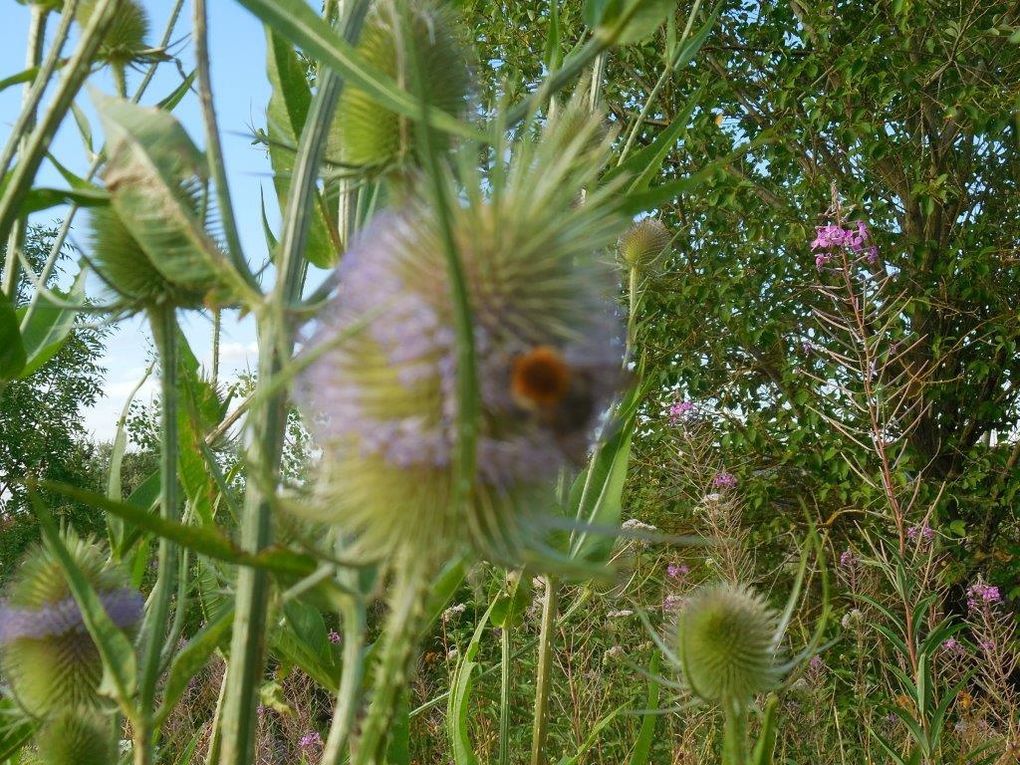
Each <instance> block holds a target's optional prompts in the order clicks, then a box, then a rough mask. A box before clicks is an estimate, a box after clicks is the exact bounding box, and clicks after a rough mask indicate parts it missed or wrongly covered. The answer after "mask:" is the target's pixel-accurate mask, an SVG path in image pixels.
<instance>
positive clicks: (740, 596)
mask: <svg viewBox="0 0 1020 765" xmlns="http://www.w3.org/2000/svg"><path fill="white" fill-rule="evenodd" d="M778 639H779V637H778V617H777V615H776V613H775V612H774V611H772V610H771V609H770V608H769V606H768V604H766V603H765V601H764V600H763V599H762V598H761V597H760V596H759V595H757V594H756V593H754V592H753V591H752V590H750V589H749V588H747V587H744V586H742V585H733V584H711V585H705V586H703V587H701V588H700V589H699V590H697V591H695V592H694V593H693V594H692V595H691V597H690V599H689V600H688V602H687V604H686V605H685V606H684V608H683V610H682V611H681V612H680V616H679V620H678V635H677V640H678V650H677V654H676V655H677V658H678V659H679V661H680V665H681V666H680V669H681V670H682V672H683V674H684V678H685V679H686V681H687V684H688V686H689V687H690V689H691V691H692V692H693V693H694V695H695V696H697V697H699V698H700V699H702V700H703V701H708V702H712V703H719V704H734V703H735V704H745V703H747V702H748V701H750V700H751V698H752V697H753V696H754V695H755V694H758V693H762V692H764V691H768V690H771V689H773V688H775V687H776V686H777V685H778V683H779V681H780V679H781V670H780V664H779V661H778V660H777V652H778V645H777V641H778Z"/></svg>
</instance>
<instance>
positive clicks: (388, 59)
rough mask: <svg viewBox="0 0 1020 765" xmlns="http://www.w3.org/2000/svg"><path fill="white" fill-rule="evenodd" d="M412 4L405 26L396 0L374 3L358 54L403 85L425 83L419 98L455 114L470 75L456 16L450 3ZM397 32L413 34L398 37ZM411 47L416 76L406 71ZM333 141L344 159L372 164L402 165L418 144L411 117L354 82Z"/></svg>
mask: <svg viewBox="0 0 1020 765" xmlns="http://www.w3.org/2000/svg"><path fill="white" fill-rule="evenodd" d="M412 6H413V7H412V9H411V14H410V15H411V26H410V28H409V29H404V28H403V27H402V25H401V23H400V21H401V14H400V11H399V9H398V8H397V6H396V4H395V3H394V2H392V1H391V0H384V1H383V2H379V3H377V4H376V5H375V6H374V7H373V11H372V12H371V15H370V16H369V18H368V19H367V20H366V22H365V28H364V29H363V30H362V33H361V38H360V40H359V42H358V53H359V54H360V55H361V56H362V57H364V59H365V60H366V61H367V62H368V63H370V64H371V65H373V66H374V67H376V68H377V69H379V70H381V71H383V72H385V73H386V74H387V75H389V76H390V77H392V78H393V79H394V80H396V81H397V82H398V83H399V84H400V85H401V86H402V87H404V88H410V89H413V87H414V83H415V82H416V81H420V82H422V83H425V87H426V92H425V93H416V94H415V95H416V96H417V97H419V98H424V99H425V100H426V101H427V102H428V103H429V105H430V106H432V107H434V108H437V109H441V110H442V111H445V112H447V113H449V114H453V115H458V114H460V113H462V112H463V111H464V109H465V106H466V104H467V97H468V93H469V91H470V88H471V74H470V70H469V67H468V63H467V62H468V59H467V53H466V50H465V47H464V46H463V45H462V44H461V42H460V38H459V30H458V27H457V20H456V18H455V16H454V15H453V12H452V11H451V10H450V9H449V8H447V7H445V6H441V5H439V4H438V3H436V2H432V1H431V0H422V1H420V2H415V3H412ZM401 35H410V36H411V37H412V38H413V39H410V40H402V39H401ZM412 46H413V47H412ZM412 51H414V52H415V53H416V54H417V57H418V58H419V59H420V60H421V61H422V62H423V64H424V71H423V72H422V73H421V74H420V76H419V77H418V78H415V77H413V76H412V75H411V73H410V72H409V70H408V67H409V66H410V56H411V52H412ZM331 144H333V146H331V147H330V150H329V154H330V155H333V154H334V152H336V153H337V154H338V155H339V157H340V158H341V160H342V161H343V162H345V163H348V164H351V165H357V166H364V167H372V168H385V167H388V166H392V165H395V164H400V163H402V162H403V161H404V160H405V158H406V157H407V156H408V155H409V154H411V153H413V152H414V150H415V148H416V146H417V143H416V139H415V136H414V128H413V122H412V121H411V120H410V119H408V118H407V117H404V116H401V115H398V114H397V113H395V112H392V111H390V110H388V109H386V108H384V107H382V106H380V105H378V104H377V103H375V102H374V101H372V99H371V98H370V97H369V95H368V94H367V93H365V91H363V90H359V89H358V88H356V87H354V86H348V87H347V88H345V89H344V91H343V94H342V96H341V98H340V103H339V105H338V108H337V120H336V124H335V126H334V135H333V136H331Z"/></svg>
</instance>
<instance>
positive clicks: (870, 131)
mask: <svg viewBox="0 0 1020 765" xmlns="http://www.w3.org/2000/svg"><path fill="white" fill-rule="evenodd" d="M488 5H489V4H487V3H474V4H469V6H468V7H469V8H470V9H471V10H472V12H473V13H474V14H475V16H474V18H473V19H472V23H473V24H475V25H478V27H480V28H482V29H485V30H486V32H485V33H483V35H482V39H483V40H484V41H485V43H486V44H487V45H488V46H491V52H490V53H488V56H489V59H488V63H489V64H490V66H492V67H493V71H492V73H491V74H492V79H493V82H500V81H503V80H504V79H505V80H506V81H508V82H511V83H513V82H516V81H518V80H519V79H521V78H523V79H524V80H525V81H527V80H530V79H532V78H535V77H537V76H538V75H539V73H540V70H541V67H540V65H539V61H540V56H541V55H542V45H543V42H544V40H545V34H544V31H545V29H546V28H547V27H548V25H549V23H550V18H549V17H548V15H545V14H543V13H536V12H535V11H534V10H532V9H525V8H523V7H522V4H517V3H509V4H505V6H506V7H505V8H504V9H503V10H504V11H505V12H506V13H507V14H508V16H509V17H510V19H511V20H512V21H513V22H515V23H513V24H511V25H508V26H504V25H502V24H500V25H498V27H499V30H501V31H500V32H498V33H497V32H495V31H494V32H493V33H492V34H491V35H489V34H488V30H489V29H490V28H492V27H493V26H494V25H493V24H491V22H487V21H486V20H485V18H484V17H485V16H486V14H487V13H488ZM566 6H567V7H565V8H563V9H562V10H561V12H560V14H561V15H560V23H561V24H562V25H563V27H564V29H567V30H570V29H571V28H572V25H577V24H578V23H579V19H580V4H579V3H578V4H574V3H568V4H566ZM716 11H717V12H718V14H719V16H718V20H717V21H716V23H715V24H714V26H713V27H712V30H711V33H710V35H709V37H708V38H707V40H706V42H705V44H704V46H703V47H702V49H701V52H700V54H699V55H698V56H696V57H695V60H694V61H692V62H690V63H687V64H686V65H685V66H683V67H681V68H678V69H677V70H676V71H674V72H672V73H671V74H670V75H669V76H667V77H665V78H664V82H663V84H662V87H661V88H660V89H659V91H658V95H657V96H656V97H655V98H654V99H653V100H652V102H651V106H650V108H649V109H648V110H647V118H646V119H645V120H644V122H643V125H642V127H641V128H640V129H639V130H638V131H637V141H638V142H639V143H641V144H645V145H647V144H651V143H652V142H653V141H654V140H655V139H656V138H657V137H659V136H661V135H662V134H663V133H665V132H666V131H668V130H670V129H671V128H677V127H678V126H677V125H676V121H677V120H680V121H682V122H683V124H682V125H680V126H679V129H678V132H677V133H676V135H677V140H676V142H675V144H674V145H673V146H672V148H671V150H670V152H669V154H668V156H667V159H666V162H665V163H664V179H665V180H664V182H665V183H669V179H673V180H675V181H678V182H682V181H683V180H684V179H687V181H688V182H687V183H686V184H685V185H683V186H682V187H680V188H681V190H682V191H683V193H681V194H679V195H677V196H674V197H670V198H669V199H668V200H664V202H663V203H662V205H661V206H660V207H659V208H658V213H659V215H660V216H661V217H662V219H663V220H664V221H665V222H667V224H668V225H669V226H670V227H671V228H672V229H673V230H674V231H675V232H677V233H676V239H675V241H674V250H675V257H674V258H673V259H672V260H671V261H670V262H669V263H668V264H666V267H665V269H663V272H662V273H660V274H658V275H656V276H654V277H653V278H652V279H651V280H650V282H649V285H648V291H647V293H646V297H645V303H644V311H643V315H642V324H641V334H640V340H641V345H642V347H643V348H644V350H645V353H646V363H647V368H648V373H649V375H650V378H651V379H656V380H657V381H658V388H659V389H660V390H662V391H675V392H676V395H678V396H679V397H680V398H687V399H690V400H691V401H692V402H696V403H698V404H699V406H701V407H703V408H704V409H705V410H706V411H709V412H711V416H712V422H713V427H714V430H715V434H716V439H715V446H716V458H717V459H718V461H719V462H720V464H721V465H725V466H727V467H728V468H729V469H730V470H731V471H733V472H735V473H738V474H739V477H740V479H741V483H742V486H743V488H744V490H745V492H746V493H747V494H746V496H747V499H748V501H749V503H750V505H751V506H752V508H753V509H754V510H755V512H754V517H755V518H756V520H758V521H761V523H760V524H757V527H758V528H759V530H760V533H761V534H762V535H763V536H764V537H768V536H771V535H772V534H773V533H775V532H777V531H779V530H781V529H785V528H787V527H788V526H789V524H790V523H796V522H798V520H799V519H800V518H802V516H801V510H800V509H799V507H798V504H799V500H800V499H805V500H806V501H807V502H808V503H809V504H811V505H813V509H812V513H814V514H815V515H816V516H817V518H818V519H819V520H821V521H823V522H824V521H826V520H829V521H832V520H834V519H836V522H837V523H840V524H845V523H852V522H857V523H860V522H865V523H866V520H865V516H864V515H863V513H862V510H863V511H866V510H867V508H868V506H869V503H871V502H873V501H875V500H876V499H877V497H876V496H874V494H875V493H874V492H873V491H872V490H871V489H870V488H869V487H868V486H867V485H866V484H865V483H864V482H862V481H861V480H860V478H859V476H857V475H856V474H855V473H854V472H853V471H851V469H850V467H849V466H848V463H847V460H846V459H845V457H849V458H851V459H853V460H857V461H859V462H860V463H861V464H863V465H864V466H865V469H866V470H867V471H869V472H872V473H873V472H875V471H876V470H877V465H876V464H875V463H874V459H873V458H869V456H868V450H867V449H862V448H861V447H860V446H859V445H857V444H854V443H852V442H850V441H849V440H848V439H847V438H846V437H844V436H843V435H842V434H841V433H840V432H839V431H838V430H836V429H835V428H833V427H831V426H830V425H829V424H828V423H827V421H826V419H825V418H824V417H823V416H822V414H823V413H824V414H825V415H828V416H833V417H838V418H840V419H841V420H843V421H844V422H846V423H847V425H848V426H849V427H854V426H857V425H860V424H862V423H860V422H858V421H856V420H857V417H856V416H855V415H854V414H853V413H852V412H848V411H846V410H845V408H843V407H837V406H836V404H835V403H834V402H833V401H832V400H831V399H832V396H831V395H829V394H830V393H831V391H828V390H827V389H826V386H825V385H822V384H820V383H819V382H818V380H819V379H820V380H833V379H838V378H839V377H840V371H839V369H838V365H837V364H835V363H833V361H832V359H831V358H829V357H827V356H826V355H824V354H821V353H819V352H818V349H819V347H820V346H825V345H827V344H828V345H830V346H831V345H832V344H833V342H834V341H833V340H832V339H831V338H828V337H827V336H826V335H825V333H823V332H821V331H820V328H819V326H818V322H817V320H816V319H815V318H814V316H813V313H814V311H815V310H816V309H820V308H824V307H825V305H826V303H825V298H824V297H823V296H821V295H820V294H819V292H818V290H816V289H815V288H814V285H815V283H816V282H817V281H818V277H819V274H818V271H817V270H816V268H815V264H814V254H813V253H812V252H811V250H810V249H809V242H810V241H811V240H812V239H813V238H814V227H815V226H816V225H822V224H824V223H827V222H828V220H827V219H825V215H824V213H825V211H826V210H827V208H829V207H830V203H831V194H832V190H833V189H835V190H836V192H837V193H838V195H839V197H840V198H841V199H842V203H843V205H844V207H845V208H846V209H847V210H848V214H849V216H850V219H851V220H857V219H860V220H863V221H865V222H866V223H867V225H868V226H869V227H870V229H871V232H872V235H873V237H874V240H875V241H876V243H877V245H878V248H879V251H880V260H879V262H877V263H876V264H875V266H874V269H875V273H876V275H884V274H888V275H891V277H892V278H891V283H890V285H889V289H890V295H889V297H888V300H889V301H890V302H892V301H893V300H894V299H895V303H896V308H895V311H893V310H892V308H891V307H890V308H889V311H890V312H892V313H895V315H896V321H895V322H894V324H895V326H894V327H891V329H890V331H893V332H894V334H896V336H895V337H893V336H890V343H893V342H900V343H901V344H904V347H909V352H907V353H905V354H903V355H902V357H900V358H898V359H896V363H897V364H898V365H899V366H900V367H901V371H902V372H904V378H903V379H904V380H905V379H910V381H911V382H910V384H911V386H912V387H911V391H910V396H911V397H916V399H917V400H918V402H919V403H918V408H917V411H918V413H919V417H918V419H917V421H916V422H915V423H913V424H912V425H911V427H910V429H909V432H908V433H907V434H906V436H907V437H906V442H907V445H906V450H905V451H904V453H903V454H902V456H901V459H900V460H899V461H898V462H897V469H898V474H899V476H900V477H901V480H903V481H914V480H916V481H919V482H920V483H921V484H922V485H923V489H922V491H923V492H924V494H925V496H926V497H927V498H929V499H934V498H935V496H936V495H938V494H939V492H940V491H941V499H940V501H939V502H938V504H937V519H938V522H939V524H940V525H941V526H942V527H944V528H946V529H951V530H952V533H955V534H956V535H958V536H961V537H962V536H964V535H965V534H969V535H971V539H972V542H971V543H970V545H969V547H968V549H967V551H966V553H964V555H966V556H971V557H969V558H968V563H967V566H966V567H965V569H967V568H970V564H972V563H974V562H976V561H979V560H983V559H985V558H987V557H988V556H989V555H993V554H994V559H995V561H996V562H997V563H996V565H998V566H1005V567H1006V568H1005V570H1002V571H1001V575H1002V576H1004V577H1009V578H1011V579H1014V580H1015V577H1012V576H1010V574H1011V573H1012V572H1013V571H1015V570H1017V569H1016V568H1015V566H1016V565H1017V560H1018V557H1017V554H1018V553H1020V548H1018V547H1017V543H1016V542H1017V533H1016V532H1017V528H1016V524H1015V517H1014V515H1013V513H1012V512H1011V509H1012V508H1013V507H1014V506H1015V502H1016V497H1017V490H1018V488H1020V470H1018V468H1017V458H1018V455H1020V444H1018V443H1017V439H1016V434H1017V423H1018V418H1020V408H1018V396H1020V388H1018V378H1017V375H1018V372H1020V356H1018V354H1017V340H1018V337H1020V313H1018V306H1020V267H1018V263H1020V249H1018V244H1017V243H1018V241H1020V190H1018V188H1017V183H1018V178H1020V172H1018V171H1020V153H1018V141H1020V116H1018V109H1020V32H1018V31H1017V30H1018V24H1020V10H1018V8H1017V6H1016V4H1015V3H1011V2H981V1H978V0H975V1H973V2H967V3H962V4H956V3H954V4H949V3H937V2H881V3H871V2H838V3H826V4H818V3H802V2H796V1H795V2H790V3H787V2H779V3H774V2H764V3H759V2H721V3H720V4H719V5H718V6H717V7H716ZM710 13H712V10H711V9H710V8H708V7H704V8H703V9H702V17H703V18H707V17H708V16H709V15H710ZM695 30H697V26H695ZM681 32H682V30H677V29H676V28H675V27H674V26H670V27H667V28H666V29H664V30H663V31H662V32H661V33H660V35H659V36H657V37H654V38H651V39H649V40H647V41H645V42H644V43H642V44H640V45H634V46H629V47H627V48H623V49H620V50H617V51H614V52H613V54H612V55H611V56H610V57H609V59H608V63H607V68H606V79H605V89H604V94H605V96H604V103H605V106H606V107H607V108H608V110H609V112H610V115H611V119H612V121H613V122H614V123H615V124H616V125H618V126H619V127H621V129H625V130H626V129H630V127H631V126H632V125H633V124H634V119H635V117H636V116H637V114H638V113H639V111H640V110H641V108H642V105H643V104H644V103H645V100H646V98H647V97H648V95H649V93H651V92H653V89H654V88H655V86H656V81H657V79H658V78H659V77H660V73H661V72H662V71H663V67H664V61H663V51H664V50H668V44H669V41H670V37H671V36H672V35H676V34H679V33H681ZM569 34H570V33H569V31H568V32H567V33H566V35H567V36H568V37H569ZM695 103H696V106H695V107H694V108H693V109H691V108H690V106H689V104H695ZM621 143H622V139H621ZM706 165H707V167H706ZM894 350H896V349H894ZM849 384H850V385H851V386H852V384H853V383H852V382H851V383H849ZM668 398H669V396H668V395H664V396H663V397H662V398H653V399H652V400H650V401H649V402H648V405H647V413H648V414H649V415H650V416H653V417H655V418H656V421H657V423H658V424H656V425H653V426H652V428H651V430H650V432H649V434H648V435H646V437H645V438H643V439H640V440H639V441H638V443H637V446H636V449H637V453H636V455H635V461H636V467H637V469H636V470H635V471H634V472H633V473H632V476H631V480H630V483H629V485H630V487H631V494H630V503H631V510H632V512H633V513H635V514H638V515H642V516H647V517H650V518H652V519H655V520H656V521H657V522H660V523H662V524H663V525H665V526H666V527H670V525H671V518H675V517H676V516H675V515H674V514H673V513H672V512H671V511H672V510H673V508H671V507H670V506H669V504H668V503H666V504H663V503H662V492H663V487H664V477H663V475H662V466H661V460H659V459H657V457H656V455H658V454H661V450H662V449H663V447H664V445H665V443H666V439H668V434H666V433H664V432H663V430H664V429H665V430H668V425H666V427H665V428H663V427H660V425H665V423H664V420H663V419H662V417H661V414H662V412H663V411H664V402H665V404H666V405H668V403H669V401H668ZM666 482H668V478H667V479H666ZM846 510H853V511H854V512H850V513H844V512H843V511H846ZM769 529H771V531H769Z"/></svg>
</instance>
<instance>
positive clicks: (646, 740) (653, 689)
mask: <svg viewBox="0 0 1020 765" xmlns="http://www.w3.org/2000/svg"><path fill="white" fill-rule="evenodd" d="M661 663H662V654H661V653H660V652H659V651H654V652H653V653H652V663H651V664H649V665H648V695H647V697H646V698H645V709H648V710H652V709H658V708H659V692H660V690H661V689H662V686H661V685H659V682H658V681H657V680H656V679H655V678H656V674H657V673H658V671H659V665H660V664H661ZM658 721H659V716H658V715H656V714H646V715H645V716H644V719H642V720H641V730H639V731H638V737H637V741H635V742H634V749H633V751H632V752H631V753H630V765H648V757H649V756H650V755H651V752H652V739H653V737H654V736H655V726H656V723H658Z"/></svg>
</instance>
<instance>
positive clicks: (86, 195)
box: [21, 186, 110, 214]
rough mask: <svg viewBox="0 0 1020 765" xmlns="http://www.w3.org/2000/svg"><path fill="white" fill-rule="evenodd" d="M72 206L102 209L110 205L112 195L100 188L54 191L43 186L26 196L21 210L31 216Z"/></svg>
mask: <svg viewBox="0 0 1020 765" xmlns="http://www.w3.org/2000/svg"><path fill="white" fill-rule="evenodd" d="M70 204H75V205H78V207H102V206H104V205H108V204H110V195H109V194H108V193H107V192H106V191H104V190H103V189H101V188H99V187H98V186H93V187H92V188H87V189H84V188H82V189H53V188H47V187H45V186H43V187H39V188H35V189H32V190H31V191H29V192H28V194H26V195H25V200H24V201H23V202H22V203H21V210H22V211H23V213H24V214H30V213H36V212H42V211H43V210H48V209H50V208H51V207H57V206H59V205H70Z"/></svg>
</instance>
